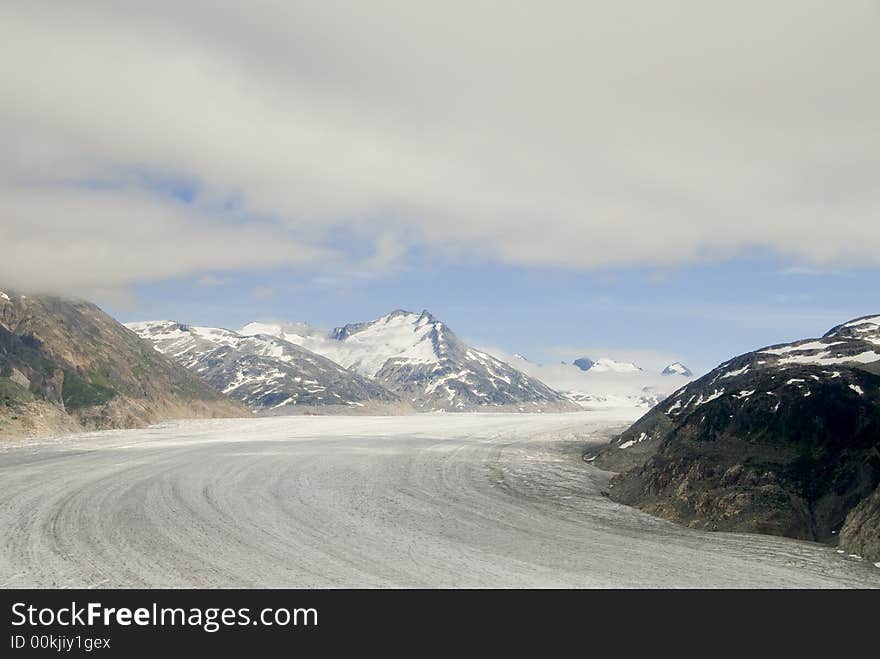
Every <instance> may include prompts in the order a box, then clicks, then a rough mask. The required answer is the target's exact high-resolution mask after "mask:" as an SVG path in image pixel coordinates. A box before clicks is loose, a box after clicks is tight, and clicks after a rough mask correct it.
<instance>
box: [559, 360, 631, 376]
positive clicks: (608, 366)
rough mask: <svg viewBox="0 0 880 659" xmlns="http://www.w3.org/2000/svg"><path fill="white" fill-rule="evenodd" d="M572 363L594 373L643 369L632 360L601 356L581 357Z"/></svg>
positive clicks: (628, 371)
mask: <svg viewBox="0 0 880 659" xmlns="http://www.w3.org/2000/svg"><path fill="white" fill-rule="evenodd" d="M572 363H573V364H574V365H575V366H577V367H578V368H579V369H581V370H582V371H592V372H593V373H607V372H612V373H638V372H639V371H641V370H642V369H641V368H639V367H638V366H636V365H635V364H633V363H632V362H618V361H614V360H613V359H609V358H608V357H601V358H600V359H597V360H596V361H593V360H592V359H590V358H588V357H580V358H579V359H575V360H574V362H572Z"/></svg>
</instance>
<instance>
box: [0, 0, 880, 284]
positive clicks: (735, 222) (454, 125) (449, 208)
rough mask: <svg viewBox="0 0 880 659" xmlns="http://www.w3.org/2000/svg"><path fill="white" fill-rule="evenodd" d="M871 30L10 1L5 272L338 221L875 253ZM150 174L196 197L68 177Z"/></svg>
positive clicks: (628, 18)
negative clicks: (192, 186) (192, 188)
mask: <svg viewBox="0 0 880 659" xmlns="http://www.w3.org/2000/svg"><path fill="white" fill-rule="evenodd" d="M878 33H880V12H878V9H877V5H876V4H875V3H869V2H862V1H857V0H849V1H847V0H844V1H842V2H838V3H828V2H820V1H818V0H800V1H797V0H788V1H781V0H780V1H778V2H774V3H763V2H760V3H759V2H757V1H755V0H752V1H746V2H739V3H723V4H719V3H702V2H697V1H696V0H678V1H670V2H664V3H656V2H648V1H641V2H636V1H634V0H624V1H622V2H616V3H607V2H601V3H600V2H584V1H580V2H561V1H557V2H543V3H520V2H490V1H473V0H470V1H468V2H455V1H453V2H446V3H419V2H402V1H399V2H396V1H391V0H388V1H384V2H375V3H351V2H345V3H339V2H332V1H330V2H324V3H302V2H291V1H288V2H248V3H239V4H235V3H229V2H207V1H192V2H187V3H177V2H175V3H171V2H164V1H162V0H157V1H156V2H152V3H142V2H115V3H112V4H106V5H105V4H98V3H91V2H89V3H85V2H82V3H80V2H73V1H71V2H66V3H63V5H61V6H59V4H58V3H56V2H38V1H36V0H35V1H32V2H29V3H20V4H17V5H10V4H8V3H7V4H6V5H4V6H3V7H2V8H0V85H2V88H3V90H4V103H3V104H2V106H0V125H2V126H3V128H2V133H0V147H2V148H3V152H4V154H5V155H4V162H3V163H2V164H0V183H2V192H3V194H4V198H3V199H0V218H2V220H0V221H2V223H3V224H2V231H3V235H2V240H3V246H4V256H5V254H6V253H8V252H9V251H10V250H9V249H7V246H10V245H11V246H14V248H15V249H14V250H13V251H17V252H20V253H19V254H18V255H17V256H16V257H14V258H13V260H12V261H8V260H7V259H6V258H4V259H3V260H2V263H3V265H2V266H0V278H3V279H6V278H8V277H10V276H14V277H17V278H19V279H21V280H22V281H25V280H26V281H31V280H32V279H33V280H37V281H40V282H41V284H42V285H45V286H58V285H61V284H68V283H69V281H68V277H69V276H70V275H71V273H74V279H75V280H80V281H79V282H78V285H79V284H83V285H84V284H87V283H89V282H92V281H93V280H94V281H96V282H101V283H102V284H103V285H112V284H114V283H116V284H120V285H125V284H127V283H130V282H132V281H140V280H144V279H150V278H157V277H165V276H173V275H175V274H181V273H186V272H197V271H200V270H214V271H216V270H220V269H223V268H227V267H236V268H242V267H261V266H263V265H266V264H272V265H278V264H296V263H302V262H304V261H308V260H309V258H310V257H311V256H314V253H313V252H311V251H310V248H309V247H308V246H310V245H311V246H314V245H319V244H327V242H328V241H330V242H331V243H332V241H333V237H334V236H338V235H340V234H342V235H345V236H356V237H358V238H359V239H360V238H363V239H364V240H370V241H375V243H376V245H375V247H374V249H373V253H374V254H375V255H376V257H375V258H373V259H372V260H371V261H370V262H369V263H368V264H367V265H368V267H371V268H379V267H382V265H383V263H381V262H384V261H393V260H394V259H395V258H397V256H398V255H399V254H400V253H401V250H403V249H405V248H406V247H407V246H410V245H419V244H426V245H431V246H435V247H442V248H445V249H449V250H467V251H474V250H476V251H478V252H480V253H483V254H484V255H485V256H486V257H488V258H493V259H503V260H507V261H512V262H518V263H527V264H554V265H565V266H573V267H595V266H603V265H614V264H629V263H633V262H638V263H645V262H647V263H652V264H657V265H673V264H678V263H682V262H688V261H694V260H699V259H706V258H715V257H717V256H728V255H732V254H735V253H737V252H738V251H740V250H743V249H746V248H751V247H755V246H763V247H767V248H770V249H774V250H776V251H778V252H780V253H782V254H784V255H786V256H787V257H790V258H792V259H795V260H802V261H805V262H812V263H814V264H829V263H840V262H842V263H846V264H872V265H876V264H878V263H880V222H877V221H876V217H877V214H878V210H880V188H878V186H877V185H876V173H877V171H880V87H878V85H877V84H876V80H877V78H878V74H880V70H878V69H880V40H878V39H877V34H878ZM131 169H136V170H138V171H148V172H157V173H159V174H162V175H170V176H181V177H185V178H188V179H192V180H196V181H198V182H199V184H200V186H199V198H198V203H197V204H196V205H195V207H194V208H191V207H186V206H184V205H177V206H175V205H174V204H170V203H169V202H167V201H165V200H161V199H157V198H155V195H153V196H151V195H150V194H149V192H148V191H145V190H136V191H132V190H129V189H123V190H122V191H120V190H117V189H113V188H112V187H111V188H109V189H108V188H106V187H94V188H90V189H83V188H78V189H76V191H75V192H72V191H71V190H70V189H69V183H70V182H71V181H83V180H99V181H100V180H111V181H118V177H119V172H120V171H130V170H131ZM34 185H38V186H39V188H40V189H41V192H40V195H34V194H33V186H34ZM71 197H73V201H72V202H71ZM228 198H235V199H237V200H239V202H240V208H241V212H240V215H239V218H238V221H237V222H234V223H229V222H228V221H226V219H224V218H220V219H217V218H214V219H212V218H211V217H210V216H209V214H208V211H209V210H210V209H211V208H214V207H216V206H217V204H218V203H219V202H220V201H222V200H225V199H228ZM72 209H73V211H75V212H72ZM253 217H271V218H274V219H275V220H276V221H277V223H278V225H274V224H268V223H265V222H253V221H246V220H247V218H253ZM35 221H36V222H37V225H38V227H39V229H40V232H39V233H37V232H35V231H34V230H33V229H32V228H31V226H32V223H33V222H35ZM282 225H283V226H282ZM214 233H216V235H212V234H214ZM68 245H69V246H70V248H69V249H62V248H63V247H64V246H68ZM242 246H244V248H242ZM136 247H139V248H140V252H141V253H137V252H138V249H136ZM22 250H24V251H22ZM117 250H121V252H117ZM38 257H42V258H56V259H61V261H62V264H63V265H64V266H65V267H66V268H67V270H66V272H65V274H64V276H63V277H61V276H59V274H58V273H59V272H62V271H61V270H58V269H54V270H53V271H50V269H47V268H45V267H42V264H44V263H45V261H41V260H40V259H39V258H38Z"/></svg>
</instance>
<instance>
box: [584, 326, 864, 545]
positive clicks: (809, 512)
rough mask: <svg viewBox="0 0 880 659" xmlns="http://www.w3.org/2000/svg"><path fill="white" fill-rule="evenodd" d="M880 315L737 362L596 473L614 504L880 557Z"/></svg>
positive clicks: (674, 401) (625, 439) (652, 420)
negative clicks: (608, 474) (611, 475)
mask: <svg viewBox="0 0 880 659" xmlns="http://www.w3.org/2000/svg"><path fill="white" fill-rule="evenodd" d="M878 367H880V316H871V317H864V318H858V319H856V320H853V321H850V322H848V323H844V324H843V325H839V326H837V327H835V328H833V329H832V330H830V331H829V332H828V333H827V334H825V335H824V336H823V337H822V338H819V339H808V340H803V341H796V342H794V343H789V344H782V345H775V346H769V347H767V348H763V349H761V350H756V351H754V352H750V353H747V354H744V355H741V356H739V357H736V358H734V359H732V360H730V361H728V362H725V363H724V364H722V365H720V366H719V367H718V368H716V369H714V370H713V371H711V372H710V373H708V374H707V375H705V376H703V377H702V378H699V379H698V380H695V381H693V382H692V383H690V384H688V385H686V386H684V387H682V388H681V389H679V390H678V391H677V392H675V393H674V394H672V395H671V396H670V397H669V398H667V399H666V400H665V401H664V402H663V403H662V404H661V405H659V406H657V407H656V408H655V409H653V410H651V411H650V412H649V413H647V414H646V415H645V416H643V417H642V418H641V419H640V420H639V421H638V422H636V423H635V424H634V425H633V426H632V427H631V428H629V429H628V430H627V431H626V432H624V433H623V434H622V435H621V436H620V437H618V438H616V439H615V440H614V441H613V442H612V443H611V445H610V446H609V447H608V448H607V449H606V450H605V451H603V452H602V453H601V454H599V455H598V456H587V459H592V460H594V461H595V464H597V465H599V466H601V467H603V468H606V469H612V470H615V471H621V472H622V473H621V474H619V475H618V476H617V477H616V478H615V479H614V481H613V483H612V485H613V488H612V489H611V492H610V496H611V498H612V499H614V500H616V501H620V502H622V503H627V504H630V505H634V506H638V507H640V508H642V509H643V510H647V511H649V512H652V513H655V514H657V515H661V516H663V517H666V518H669V519H674V520H677V521H681V522H684V523H687V524H689V525H692V526H698V527H702V528H709V529H718V530H735V531H751V532H758V533H771V534H777V535H785V536H791V537H796V538H803V539H809V540H819V541H835V540H836V539H837V538H838V537H840V542H841V546H842V547H844V548H845V549H847V550H848V551H853V552H856V553H863V554H864V555H865V556H866V557H869V558H871V559H872V560H880V551H878V550H880V547H878V541H877V538H880V494H878V491H877V488H878V485H880V375H878V373H880V368H878Z"/></svg>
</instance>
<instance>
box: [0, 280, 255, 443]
mask: <svg viewBox="0 0 880 659" xmlns="http://www.w3.org/2000/svg"><path fill="white" fill-rule="evenodd" d="M243 414H246V410H245V409H244V408H243V407H242V406H240V405H239V404H238V403H235V402H234V401H231V400H229V399H227V398H226V397H225V396H223V395H222V394H220V393H218V392H216V391H215V390H214V389H212V388H211V387H210V386H208V385H207V384H206V383H204V382H202V381H201V380H200V379H199V378H197V377H195V376H193V375H192V374H190V373H189V372H188V371H187V370H186V369H183V368H181V367H180V366H178V365H176V364H174V363H173V362H171V361H170V360H168V359H166V358H165V357H163V356H162V355H160V354H158V353H157V352H156V351H154V350H153V349H152V347H151V346H150V345H149V344H148V343H146V342H144V341H142V340H141V339H140V338H138V337H137V336H136V335H135V334H134V333H133V332H131V331H129V330H127V329H126V328H125V327H123V326H122V325H121V324H119V323H118V322H116V321H115V320H113V319H112V318H111V317H110V316H108V315H107V314H105V313H104V312H103V311H101V310H100V309H99V308H98V307H96V306H95V305H94V304H90V303H88V302H84V301H81V300H71V299H65V298H60V297H52V296H25V295H19V294H16V293H12V292H11V291H7V292H4V293H0V435H10V436H21V435H28V434H30V435H34V434H48V433H56V432H69V431H75V430H81V429H84V428H86V429H89V428H126V427H136V426H143V425H147V424H150V423H155V422H158V421H161V420H164V419H171V418H183V417H196V416H202V417H204V416H207V417H213V416H239V415H243Z"/></svg>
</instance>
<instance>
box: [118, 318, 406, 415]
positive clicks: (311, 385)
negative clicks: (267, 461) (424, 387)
mask: <svg viewBox="0 0 880 659" xmlns="http://www.w3.org/2000/svg"><path fill="white" fill-rule="evenodd" d="M127 327H128V328H129V329H131V330H133V331H135V332H136V333H137V334H138V335H139V336H141V338H144V339H147V340H149V341H151V342H152V343H153V346H154V347H155V348H156V350H157V351H159V352H161V353H163V354H165V355H167V356H169V357H171V358H172V359H174V360H175V361H177V362H178V363H180V364H182V365H183V366H185V367H186V368H188V369H189V370H191V371H193V372H195V373H196V374H198V375H200V376H201V377H203V378H204V379H205V380H207V381H208V383H210V384H211V385H212V386H213V387H215V388H216V389H219V390H220V391H222V392H223V393H225V394H227V395H229V396H231V397H233V398H236V399H237V400H240V401H242V402H244V403H245V404H247V405H249V406H250V407H252V408H255V409H258V410H276V411H279V410H281V409H283V408H289V407H290V406H294V405H300V406H303V405H305V406H327V405H342V406H349V407H364V406H365V405H367V404H368V403H372V402H382V403H389V402H395V401H397V400H399V399H398V397H397V396H395V395H394V394H392V393H391V392H389V391H388V390H386V389H385V388H384V387H382V386H381V385H379V384H377V383H376V382H373V381H372V380H370V379H368V378H365V377H363V376H361V375H359V374H357V373H354V372H352V371H350V370H348V369H346V368H343V367H342V366H340V365H339V364H336V363H334V362H333V361H331V360H329V359H327V358H325V357H322V356H321V355H318V354H315V353H313V352H311V351H309V350H306V349H304V348H302V347H300V346H298V345H295V344H293V343H289V342H287V341H284V340H283V339H280V338H278V337H275V336H270V335H265V334H254V335H243V334H239V333H237V332H232V331H229V330H226V329H219V328H215V327H193V326H190V325H183V324H181V323H176V322H174V321H167V320H163V321H152V322H143V323H129V324H128V325H127Z"/></svg>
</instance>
